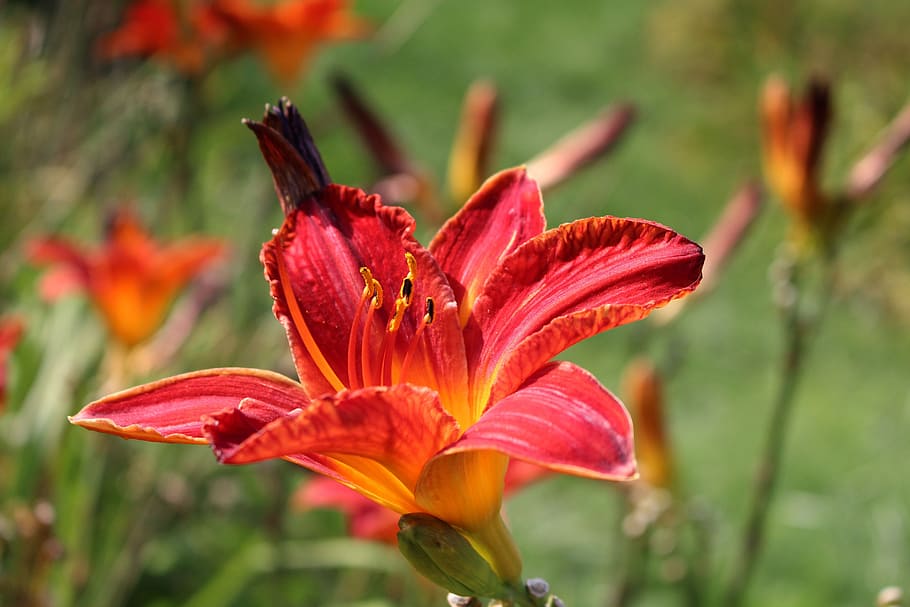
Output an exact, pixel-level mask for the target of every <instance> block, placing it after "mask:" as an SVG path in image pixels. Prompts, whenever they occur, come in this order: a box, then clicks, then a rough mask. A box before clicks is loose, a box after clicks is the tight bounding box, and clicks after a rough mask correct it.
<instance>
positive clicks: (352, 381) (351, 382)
mask: <svg viewBox="0 0 910 607" xmlns="http://www.w3.org/2000/svg"><path fill="white" fill-rule="evenodd" d="M360 275H361V276H362V277H363V292H362V293H361V295H360V301H359V302H358V303H357V310H356V311H355V312H354V320H353V321H352V323H351V332H350V336H349V337H348V386H349V387H350V388H359V387H361V386H362V385H363V384H362V383H358V374H357V333H358V332H357V325H358V322H359V321H360V315H361V314H363V306H364V304H366V302H367V301H368V300H369V299H370V298H371V297H373V295H374V293H375V291H376V289H375V287H374V286H373V283H374V282H375V279H374V278H373V273H372V272H370V269H369V268H367V267H362V268H360Z"/></svg>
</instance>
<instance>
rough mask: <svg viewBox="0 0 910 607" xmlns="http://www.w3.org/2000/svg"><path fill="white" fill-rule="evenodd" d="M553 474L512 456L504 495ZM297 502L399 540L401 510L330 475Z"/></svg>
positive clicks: (307, 487)
mask: <svg viewBox="0 0 910 607" xmlns="http://www.w3.org/2000/svg"><path fill="white" fill-rule="evenodd" d="M550 474H551V471H550V470H548V469H547V468H542V467H540V466H535V465H534V464H529V463H527V462H523V461H521V460H512V461H510V462H509V468H508V470H506V476H505V480H504V483H503V493H502V494H503V497H507V496H508V495H509V494H510V493H512V492H513V491H517V490H518V489H521V488H522V487H524V486H526V485H528V484H530V483H533V482H534V481H536V480H538V479H541V478H543V477H545V476H548V475H550ZM293 502H294V505H295V506H296V507H298V508H301V509H309V508H331V509H335V510H339V511H340V512H341V513H342V514H344V516H345V517H346V518H347V522H348V533H349V534H350V535H351V536H352V537H356V538H359V539H362V540H375V541H378V542H385V543H386V544H393V545H394V544H395V543H396V542H397V541H398V540H397V534H398V518H399V515H398V514H396V513H395V512H394V511H392V510H389V509H388V508H384V507H382V506H380V505H379V504H378V503H376V502H374V501H373V500H370V499H367V498H366V497H364V496H363V495H361V494H360V493H357V492H356V491H354V490H353V489H349V488H348V487H346V486H345V485H341V484H339V483H337V482H335V481H334V480H332V479H331V478H328V477H326V476H317V477H315V478H313V479H311V480H309V481H308V482H306V483H305V484H304V485H302V486H301V487H300V488H299V489H298V490H297V492H296V493H295V494H294V499H293Z"/></svg>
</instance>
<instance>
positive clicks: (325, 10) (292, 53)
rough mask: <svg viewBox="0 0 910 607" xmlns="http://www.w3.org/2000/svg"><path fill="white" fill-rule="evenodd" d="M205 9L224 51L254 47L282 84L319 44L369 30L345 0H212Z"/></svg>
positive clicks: (294, 75) (360, 34) (347, 38)
mask: <svg viewBox="0 0 910 607" xmlns="http://www.w3.org/2000/svg"><path fill="white" fill-rule="evenodd" d="M208 10H209V14H210V15H211V18H212V19H213V20H214V21H215V22H217V23H218V24H219V26H220V27H221V28H222V33H223V36H224V37H223V42H224V44H225V46H226V47H227V48H228V49H229V50H243V49H253V50H255V51H256V52H258V53H259V54H260V55H261V56H262V58H263V60H264V61H265V62H266V64H267V65H268V66H269V69H270V70H271V71H272V73H273V74H274V75H275V76H276V77H277V78H279V79H280V80H282V81H284V82H290V81H293V80H294V78H295V77H296V76H297V75H298V74H299V73H300V71H301V70H302V69H303V68H304V66H305V65H306V63H307V61H308V60H309V58H310V56H311V55H312V54H313V52H314V51H315V50H316V47H317V46H318V45H319V44H321V43H323V42H328V41H334V40H350V39H355V38H361V37H363V36H365V35H366V34H367V33H369V31H370V26H369V25H368V24H367V23H366V22H365V21H362V20H360V19H358V18H357V17H355V16H354V15H353V14H352V13H351V11H350V9H349V8H348V3H347V0H290V1H289V2H279V3H276V4H271V5H257V4H252V3H250V2H249V0H214V1H213V2H212V3H211V4H210V5H209V7H208Z"/></svg>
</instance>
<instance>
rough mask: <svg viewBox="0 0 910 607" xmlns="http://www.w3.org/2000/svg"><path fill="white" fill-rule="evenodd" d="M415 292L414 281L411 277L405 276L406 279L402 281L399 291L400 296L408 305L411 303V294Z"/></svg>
mask: <svg viewBox="0 0 910 607" xmlns="http://www.w3.org/2000/svg"><path fill="white" fill-rule="evenodd" d="M413 294H414V282H413V281H412V280H411V279H410V278H408V277H405V279H404V280H402V281H401V293H399V296H400V297H401V299H403V300H404V303H405V304H406V305H411V295H413Z"/></svg>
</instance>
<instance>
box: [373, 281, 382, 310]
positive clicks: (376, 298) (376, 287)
mask: <svg viewBox="0 0 910 607" xmlns="http://www.w3.org/2000/svg"><path fill="white" fill-rule="evenodd" d="M372 280H373V307H374V308H381V307H382V285H381V284H379V281H378V280H376V279H375V278H373V279H372Z"/></svg>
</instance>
